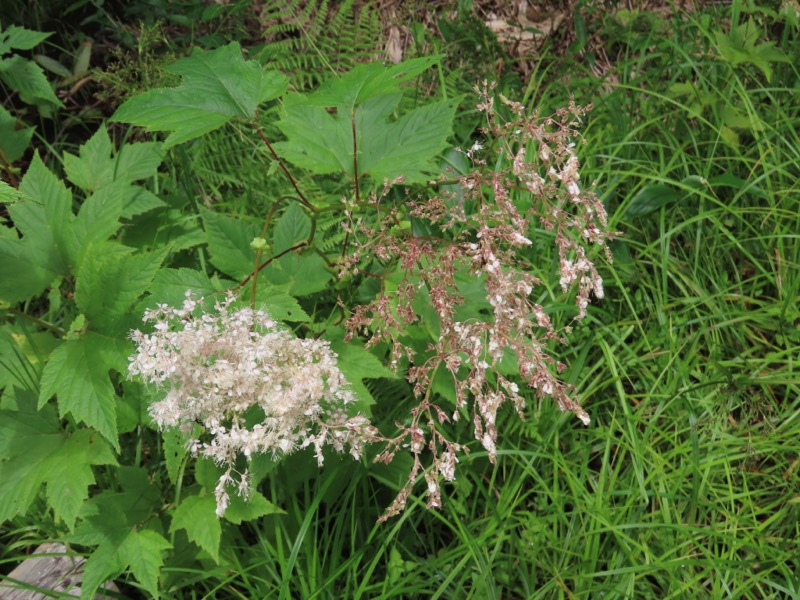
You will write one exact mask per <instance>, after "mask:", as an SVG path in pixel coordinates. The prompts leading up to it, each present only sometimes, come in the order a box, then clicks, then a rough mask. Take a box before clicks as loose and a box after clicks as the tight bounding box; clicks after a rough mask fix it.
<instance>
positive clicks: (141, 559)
mask: <svg viewBox="0 0 800 600" xmlns="http://www.w3.org/2000/svg"><path fill="white" fill-rule="evenodd" d="M171 547H172V544H170V543H169V542H168V541H167V540H166V539H164V537H163V536H161V535H159V534H158V533H156V532H155V531H151V530H149V529H143V530H141V531H137V530H132V531H131V532H130V533H129V534H128V536H127V537H126V538H125V541H124V542H123V543H122V544H121V545H120V547H119V549H118V552H119V557H120V562H122V564H123V565H127V566H130V569H131V573H133V576H134V577H136V579H138V580H139V583H141V584H142V587H143V588H144V589H146V590H147V591H148V592H150V594H151V595H152V596H154V597H157V596H158V574H159V572H160V570H161V566H162V565H163V564H164V558H163V557H162V555H161V553H162V552H163V551H164V550H167V549H169V548H171Z"/></svg>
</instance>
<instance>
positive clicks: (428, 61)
mask: <svg viewBox="0 0 800 600" xmlns="http://www.w3.org/2000/svg"><path fill="white" fill-rule="evenodd" d="M443 56H444V55H442V54H437V55H432V56H424V57H421V58H415V59H412V60H407V61H405V62H402V63H399V64H396V65H392V66H391V67H385V66H384V65H383V64H381V63H367V64H360V65H357V66H356V67H355V68H354V69H353V70H352V71H350V72H349V73H345V74H344V75H341V76H337V77H333V78H331V79H329V80H327V81H325V82H324V83H323V84H322V85H321V86H320V88H319V90H318V91H316V92H315V93H314V94H311V95H310V96H309V103H310V104H312V105H314V106H341V107H342V108H344V109H345V110H347V111H352V110H353V109H355V108H356V107H357V106H359V105H360V104H362V103H364V102H366V101H367V100H369V99H371V98H375V97H377V96H384V95H387V94H395V93H397V92H398V91H400V84H401V83H402V82H404V81H408V80H410V79H412V78H414V77H416V76H417V75H419V74H420V73H422V72H423V71H426V70H427V69H429V68H430V67H431V66H433V65H435V64H436V63H437V62H439V61H440V60H441V59H442V57H443Z"/></svg>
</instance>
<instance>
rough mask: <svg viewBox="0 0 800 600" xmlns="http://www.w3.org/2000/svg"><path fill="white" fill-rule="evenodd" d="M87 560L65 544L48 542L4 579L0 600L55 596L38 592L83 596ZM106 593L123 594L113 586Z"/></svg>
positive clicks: (101, 599)
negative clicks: (75, 553) (83, 578)
mask: <svg viewBox="0 0 800 600" xmlns="http://www.w3.org/2000/svg"><path fill="white" fill-rule="evenodd" d="M85 562H86V559H85V558H83V557H82V556H75V555H74V554H72V553H70V552H68V551H67V548H66V546H64V544H61V543H58V542H48V543H45V544H42V545H41V546H39V547H38V548H37V549H36V550H35V551H34V553H33V554H32V555H31V557H30V558H28V559H26V560H24V561H23V562H22V564H20V565H19V566H18V567H17V568H16V569H14V570H13V571H11V573H9V574H8V575H6V576H4V581H2V582H0V600H45V599H46V598H52V595H47V594H43V593H41V592H40V591H38V590H47V591H51V592H60V593H67V594H69V595H70V596H80V595H81V587H80V584H81V577H82V576H83V563H85ZM103 588H104V590H107V591H111V592H119V590H118V589H117V586H115V585H114V583H113V582H110V583H106V584H105V585H104V586H103ZM110 598H111V596H107V595H105V594H102V593H101V594H98V595H96V596H95V600H108V599H110Z"/></svg>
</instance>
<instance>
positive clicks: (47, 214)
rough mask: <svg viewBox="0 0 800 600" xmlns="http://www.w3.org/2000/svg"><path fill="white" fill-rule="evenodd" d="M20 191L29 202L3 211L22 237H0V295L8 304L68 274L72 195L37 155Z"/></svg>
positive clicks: (38, 291)
mask: <svg viewBox="0 0 800 600" xmlns="http://www.w3.org/2000/svg"><path fill="white" fill-rule="evenodd" d="M19 194H20V195H23V196H24V197H25V198H28V201H25V202H17V203H16V204H13V205H11V206H9V208H8V212H9V214H10V215H11V218H12V219H13V221H14V225H15V226H16V227H17V229H19V231H20V232H21V233H22V236H23V237H22V239H16V238H15V237H12V236H3V237H0V298H2V299H4V300H6V301H9V302H18V301H21V300H26V299H28V298H30V297H32V296H35V295H37V294H40V293H41V292H43V291H44V289H45V288H46V287H47V285H48V284H50V282H51V281H53V280H54V279H55V278H56V277H57V276H59V275H66V274H68V273H69V268H68V266H67V265H68V255H69V251H68V243H67V240H66V238H67V237H68V235H67V232H68V230H69V226H70V224H71V223H72V221H73V220H74V216H73V214H72V210H71V206H72V195H71V194H70V193H69V191H68V190H67V189H66V187H64V184H63V183H62V182H61V181H60V180H59V179H58V178H57V177H55V175H53V174H52V173H51V172H50V171H49V170H48V169H47V167H45V166H44V164H43V163H42V161H41V159H40V158H39V156H38V154H37V155H35V156H34V158H33V161H32V162H31V166H30V168H29V169H28V171H27V173H26V174H25V177H23V179H22V182H21V183H20V188H19Z"/></svg>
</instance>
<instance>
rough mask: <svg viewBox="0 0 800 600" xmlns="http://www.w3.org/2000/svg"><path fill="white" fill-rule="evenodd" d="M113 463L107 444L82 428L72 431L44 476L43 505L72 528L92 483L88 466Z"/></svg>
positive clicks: (93, 480)
mask: <svg viewBox="0 0 800 600" xmlns="http://www.w3.org/2000/svg"><path fill="white" fill-rule="evenodd" d="M116 463H117V461H116V459H115V458H114V454H113V452H112V451H111V448H110V447H109V446H108V443H107V442H106V441H105V440H103V439H102V438H101V437H100V436H98V435H97V434H94V433H93V432H91V431H88V430H86V429H83V430H80V431H77V432H75V434H73V435H72V436H70V437H69V438H68V439H67V440H66V441H65V443H64V444H63V445H62V446H61V447H60V448H59V449H58V452H57V453H54V454H53V455H52V457H51V460H50V462H49V465H48V466H49V469H48V471H47V473H46V475H45V477H46V479H47V502H48V504H50V506H52V507H53V510H54V511H55V514H56V516H57V517H59V518H61V519H62V520H63V521H64V523H66V525H67V527H69V528H70V529H72V528H73V526H74V524H75V519H76V518H77V516H78V511H79V509H80V508H81V505H82V504H83V503H84V502H85V501H86V499H87V498H88V497H89V486H90V485H93V484H94V482H95V478H94V473H93V472H92V468H91V466H92V465H113V464H116Z"/></svg>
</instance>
